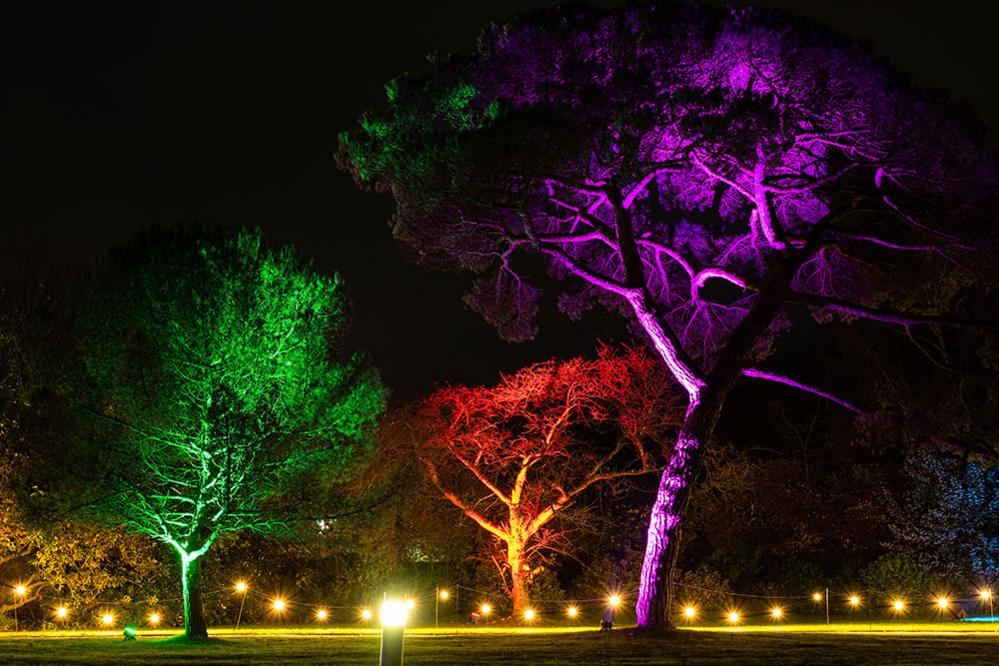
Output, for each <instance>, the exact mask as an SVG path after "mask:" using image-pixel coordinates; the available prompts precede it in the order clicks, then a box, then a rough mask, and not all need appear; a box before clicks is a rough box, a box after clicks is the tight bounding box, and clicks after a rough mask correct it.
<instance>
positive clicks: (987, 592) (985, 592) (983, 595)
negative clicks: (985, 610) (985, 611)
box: [978, 590, 992, 601]
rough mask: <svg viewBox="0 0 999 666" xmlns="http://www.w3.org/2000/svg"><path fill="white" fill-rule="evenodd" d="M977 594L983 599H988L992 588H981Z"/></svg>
mask: <svg viewBox="0 0 999 666" xmlns="http://www.w3.org/2000/svg"><path fill="white" fill-rule="evenodd" d="M978 596H980V597H981V598H982V599H984V600H985V601H988V600H989V599H991V598H992V590H982V591H980V592H979V593H978Z"/></svg>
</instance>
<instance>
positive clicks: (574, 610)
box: [565, 606, 579, 618]
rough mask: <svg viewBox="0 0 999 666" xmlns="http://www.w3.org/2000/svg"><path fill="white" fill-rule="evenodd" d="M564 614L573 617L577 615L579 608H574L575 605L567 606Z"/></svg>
mask: <svg viewBox="0 0 999 666" xmlns="http://www.w3.org/2000/svg"><path fill="white" fill-rule="evenodd" d="M565 614H566V615H568V616H569V617H571V618H575V617H576V616H577V615H579V609H578V608H576V607H575V606H569V607H568V608H566V609H565Z"/></svg>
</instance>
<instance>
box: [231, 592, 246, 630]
mask: <svg viewBox="0 0 999 666" xmlns="http://www.w3.org/2000/svg"><path fill="white" fill-rule="evenodd" d="M247 589H248V588H247V585H246V582H245V581H241V580H240V581H237V582H236V592H237V593H238V594H239V595H240V596H241V597H242V598H241V599H240V600H239V614H238V615H237V616H236V628H235V629H233V631H239V621H240V620H242V619H243V604H245V603H246V591H247Z"/></svg>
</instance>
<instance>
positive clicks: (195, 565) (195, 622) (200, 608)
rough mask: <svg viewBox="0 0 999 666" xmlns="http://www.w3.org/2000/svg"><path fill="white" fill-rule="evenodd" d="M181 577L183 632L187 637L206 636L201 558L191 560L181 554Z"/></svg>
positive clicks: (197, 637)
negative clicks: (182, 587) (202, 598)
mask: <svg viewBox="0 0 999 666" xmlns="http://www.w3.org/2000/svg"><path fill="white" fill-rule="evenodd" d="M181 577H182V582H183V586H184V634H185V635H186V636H187V637H188V638H194V639H204V638H208V623H207V622H206V621H205V606H204V604H203V603H202V600H201V558H200V557H198V558H195V559H193V560H192V559H188V558H187V556H185V555H181Z"/></svg>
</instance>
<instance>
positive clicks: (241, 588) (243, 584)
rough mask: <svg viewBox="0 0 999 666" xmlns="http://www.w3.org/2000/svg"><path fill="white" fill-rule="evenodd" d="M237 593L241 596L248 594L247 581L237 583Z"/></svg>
mask: <svg viewBox="0 0 999 666" xmlns="http://www.w3.org/2000/svg"><path fill="white" fill-rule="evenodd" d="M236 591H237V592H239V593H240V594H243V593H244V592H246V581H242V580H241V581H237V582H236Z"/></svg>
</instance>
